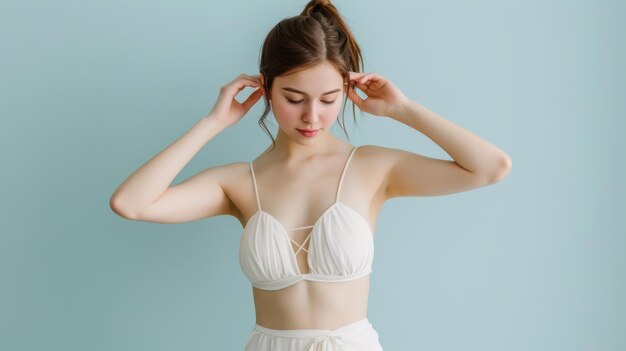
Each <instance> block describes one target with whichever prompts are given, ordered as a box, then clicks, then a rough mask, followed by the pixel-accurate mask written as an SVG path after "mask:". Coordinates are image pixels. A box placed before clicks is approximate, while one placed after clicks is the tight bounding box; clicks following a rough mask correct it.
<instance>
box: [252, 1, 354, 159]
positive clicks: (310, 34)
mask: <svg viewBox="0 0 626 351" xmlns="http://www.w3.org/2000/svg"><path fill="white" fill-rule="evenodd" d="M324 61H328V62H329V63H331V64H332V65H333V66H334V67H335V68H336V69H337V71H339V73H340V74H341V76H342V77H343V79H344V86H348V87H349V83H350V79H349V71H353V72H361V69H362V67H363V58H362V57H361V49H360V48H359V45H358V44H357V42H356V40H355V39H354V36H353V35H352V32H351V31H350V29H349V28H348V26H347V25H346V23H345V22H344V20H343V19H342V18H341V16H340V15H339V11H337V8H336V7H335V6H334V5H333V4H332V3H331V2H330V0H311V1H309V3H308V4H306V6H305V7H304V10H303V11H302V13H300V15H298V16H294V17H289V18H285V19H283V20H281V21H280V22H278V24H276V25H275V26H274V28H272V29H271V30H270V32H269V33H268V35H267V37H266V38H265V41H264V42H263V47H262V49H261V57H260V62H259V66H260V69H259V72H260V73H261V74H262V75H263V88H264V89H265V91H266V92H267V95H264V96H265V110H264V111H263V115H262V116H261V118H260V119H259V125H260V126H261V128H263V130H264V131H265V132H266V133H267V135H269V137H270V138H271V139H272V149H274V146H276V143H275V141H274V138H273V137H272V134H271V133H270V131H269V130H268V128H267V126H266V125H265V118H267V114H268V113H269V111H270V104H269V96H268V95H269V92H270V91H271V89H272V84H273V82H274V78H275V77H277V76H280V75H282V74H285V73H287V72H289V73H293V72H297V71H299V70H302V69H306V68H308V67H310V66H313V65H316V64H319V63H321V62H324ZM347 100H348V96H347V94H346V99H345V100H344V105H343V111H342V114H341V119H342V120H341V121H340V122H339V125H340V126H341V129H342V130H343V132H344V133H345V134H346V136H347V137H348V140H350V137H349V136H348V133H347V132H346V129H345V126H344V124H343V123H342V122H343V120H344V118H343V114H344V112H345V108H346V102H347ZM352 114H353V119H354V122H355V123H356V116H355V108H354V104H353V105H352ZM270 151H271V150H270Z"/></svg>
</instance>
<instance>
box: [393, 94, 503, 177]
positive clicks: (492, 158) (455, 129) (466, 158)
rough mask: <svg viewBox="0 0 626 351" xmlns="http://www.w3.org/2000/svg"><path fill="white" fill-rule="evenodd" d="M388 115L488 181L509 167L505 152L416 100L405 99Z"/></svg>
mask: <svg viewBox="0 0 626 351" xmlns="http://www.w3.org/2000/svg"><path fill="white" fill-rule="evenodd" d="M389 117H390V118H393V119H394V120H396V121H398V122H401V123H404V124H406V125H408V126H409V127H412V128H413V129H415V130H417V131H419V132H421V133H422V134H424V135H426V136H427V137H428V138H430V139H431V140H432V141H434V142H435V143H436V144H437V145H439V146H440V147H441V148H442V149H444V150H445V151H446V152H447V153H448V154H449V155H450V156H451V157H452V158H453V159H454V162H456V163H457V164H458V165H459V166H461V167H463V168H464V169H466V170H467V171H469V172H471V173H472V174H474V175H476V176H478V177H480V178H483V179H485V180H486V181H487V182H489V183H491V182H497V181H498V180H500V179H502V178H504V176H506V175H507V173H508V172H509V170H510V169H511V167H512V161H511V158H510V157H509V155H508V154H507V153H505V152H504V151H502V150H500V149H499V148H498V147H497V146H495V145H493V144H491V143H489V142H487V141H486V140H484V139H481V138H480V137H478V136H477V135H475V134H473V133H471V132H470V131H468V130H467V129H464V128H462V127H460V126H459V125H457V124H455V123H453V122H452V121H449V120H447V119H445V118H443V117H441V116H439V115H438V114H436V113H434V112H433V111H431V110H429V109H427V108H426V107H424V106H423V105H421V104H420V103H418V102H415V101H412V100H408V99H407V100H406V101H405V102H404V103H402V104H400V105H398V106H397V107H396V109H394V110H393V111H390V113H389Z"/></svg>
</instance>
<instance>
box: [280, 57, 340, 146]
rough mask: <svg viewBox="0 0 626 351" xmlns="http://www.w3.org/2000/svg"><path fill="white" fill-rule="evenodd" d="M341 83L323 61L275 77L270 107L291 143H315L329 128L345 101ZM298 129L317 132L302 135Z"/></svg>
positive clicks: (330, 66) (334, 71)
mask: <svg viewBox="0 0 626 351" xmlns="http://www.w3.org/2000/svg"><path fill="white" fill-rule="evenodd" d="M344 92H345V89H344V84H343V78H342V77H341V74H340V73H339V72H338V71H337V70H336V69H335V67H334V66H333V65H332V64H330V63H328V62H327V61H324V62H323V63H320V64H317V65H315V66H311V67H309V68H307V69H304V70H300V71H298V72H295V73H290V74H288V75H283V76H280V77H275V78H274V82H273V84H272V89H271V94H270V96H271V104H272V111H273V113H274V117H276V121H277V122H278V126H279V128H280V129H281V130H282V131H283V133H285V134H287V135H288V136H289V137H290V138H292V139H294V140H297V141H298V140H302V141H303V142H306V140H315V139H317V138H318V137H319V136H320V135H321V134H322V133H324V132H325V131H327V130H328V129H330V127H331V126H332V125H333V123H334V122H335V120H336V119H337V116H338V115H339V111H340V110H341V107H342V103H343V99H344ZM298 130H316V131H317V132H316V133H305V134H302V133H301V132H299V131H298Z"/></svg>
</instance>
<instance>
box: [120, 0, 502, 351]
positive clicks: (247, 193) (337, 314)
mask: <svg viewBox="0 0 626 351" xmlns="http://www.w3.org/2000/svg"><path fill="white" fill-rule="evenodd" d="M361 66H362V58H361V53H360V49H359V46H358V45H357V43H356V41H355V39H354V38H353V36H352V34H351V32H350V30H349V29H348V27H347V26H346V24H345V22H344V21H343V20H342V18H341V17H340V15H339V14H338V12H337V9H336V8H335V6H333V5H332V4H331V3H330V1H311V2H310V3H308V4H307V5H306V7H305V9H304V11H303V12H302V13H301V14H300V15H299V16H295V17H292V18H287V19H284V20H282V21H280V22H279V23H278V24H277V25H276V26H275V27H274V28H273V29H272V30H271V31H270V33H269V34H268V36H267V38H266V40H265V42H264V44H263V48H262V55H261V63H260V74H259V75H254V76H252V75H245V74H242V75H240V76H238V77H237V78H235V79H234V80H233V81H232V82H230V83H228V84H226V85H224V86H222V88H221V89H220V93H219V97H218V99H217V102H216V103H215V106H214V107H213V109H212V110H211V111H210V112H209V113H208V115H206V116H205V117H203V118H202V119H201V120H200V121H198V122H197V123H196V124H195V125H194V126H193V127H192V128H191V129H190V130H189V131H187V132H186V133H185V134H184V135H183V136H182V137H180V138H179V139H178V140H176V141H175V142H174V143H172V144H171V145H170V146H168V147H167V148H166V149H165V150H163V151H162V152H161V153H159V154H158V155H157V156H155V157H154V158H152V159H151V160H149V161H148V162H147V163H146V164H144V165H143V166H142V167H141V168H139V169H138V170H137V171H135V172H134V173H133V174H132V175H131V176H130V177H129V178H128V179H126V180H125V181H124V183H122V184H121V185H120V187H119V188H118V189H117V190H116V191H115V193H114V194H113V196H112V197H111V208H112V209H113V210H114V211H115V212H116V213H117V214H119V215H120V216H123V217H125V218H128V219H132V220H141V221H150V222H161V223H181V222H188V221H194V220H198V219H203V218H208V217H212V216H218V215H231V216H234V217H235V218H237V219H238V220H239V221H240V222H241V224H242V227H243V234H242V236H241V241H240V251H239V261H240V264H241V269H242V271H243V273H244V274H245V275H246V277H247V278H248V279H249V280H250V282H251V285H252V290H253V296H254V303H255V309H256V324H255V325H254V327H253V328H252V331H251V333H250V335H249V337H248V339H247V341H246V344H245V350H246V351H266V350H267V351H269V350H274V351H276V350H285V351H286V350H294V351H295V350H359V351H367V350H382V346H381V344H380V340H379V337H378V334H377V332H376V331H375V329H373V327H372V325H371V324H370V323H369V321H368V319H367V304H368V293H369V274H370V272H371V266H372V260H373V254H374V247H373V239H374V228H375V227H376V218H377V216H378V213H379V210H380V209H381V207H382V205H383V203H384V202H385V201H386V200H389V199H391V198H394V197H399V196H427V195H428V196H431V195H439V194H450V193H454V192H461V191H467V190H469V189H473V188H478V187H482V186H486V185H489V184H493V183H495V182H497V181H498V180H500V179H502V178H503V177H504V176H505V175H506V174H507V173H508V171H509V170H510V168H511V159H510V158H509V156H508V155H507V154H506V153H504V152H503V151H502V150H500V149H499V148H497V147H496V146H494V145H492V144H490V143H488V142H487V141H485V140H483V139H481V138H479V137H477V136H476V135H474V134H472V133H470V132H469V131H467V130H464V129H463V128H461V127H459V126H458V125H456V124H454V123H452V122H450V121H447V120H445V119H443V118H442V117H440V116H439V115H437V114H435V113H433V112H431V111H430V110H428V109H426V108H425V107H424V106H422V105H420V104H419V103H417V102H414V101H412V100H410V99H408V98H407V97H406V96H405V95H404V94H403V93H402V92H401V91H400V90H399V89H398V88H396V87H395V86H394V84H392V83H391V82H390V81H389V80H387V79H385V78H384V77H382V76H381V75H379V74H375V73H367V74H366V73H360V71H361ZM248 86H249V87H256V88H258V89H257V90H255V91H254V92H253V93H252V94H251V95H250V96H249V97H248V98H247V100H245V101H244V102H243V103H239V102H238V101H237V100H236V99H235V96H236V95H237V94H238V93H239V92H240V91H241V90H242V89H244V88H245V87H248ZM354 87H356V88H358V89H359V90H361V91H362V92H363V93H364V94H365V95H367V97H366V98H365V99H362V98H361V97H360V96H359V95H357V94H356V93H355V90H354ZM262 96H263V97H264V99H265V111H264V113H263V116H262V117H261V120H260V121H259V123H260V124H261V126H262V127H264V129H265V131H266V132H267V133H268V134H269V135H270V138H272V136H271V134H270V133H269V131H268V130H267V128H266V127H265V125H264V123H263V122H264V121H263V120H264V118H265V117H266V116H267V114H268V112H269V111H270V110H271V111H272V112H273V114H274V117H275V118H276V121H277V122H278V126H279V129H278V133H277V136H276V140H274V139H273V138H272V145H270V146H269V147H268V148H267V149H265V150H264V151H263V152H262V153H261V154H260V155H259V156H258V157H257V158H255V159H254V160H253V161H251V162H235V163H230V164H227V165H223V166H219V167H214V168H209V169H207V170H204V171H203V172H200V173H198V174H196V175H194V176H193V177H191V178H189V179H187V180H186V181H184V182H182V183H180V184H177V185H174V186H171V182H172V180H173V179H174V178H175V177H176V175H177V174H178V173H179V172H180V171H181V170H182V169H183V168H184V167H185V165H186V164H187V163H188V162H189V160H190V159H191V158H192V157H193V156H194V155H195V154H196V153H197V152H198V151H199V150H200V149H201V148H202V146H204V145H205V144H206V143H207V142H209V141H210V140H211V139H212V138H213V137H214V136H215V135H217V134H218V133H220V132H221V131H223V130H224V129H225V128H228V127H229V126H232V125H234V124H235V123H237V122H238V121H239V120H240V119H241V118H242V117H243V116H244V115H245V114H246V113H247V112H248V110H249V109H250V108H251V107H252V106H253V105H254V104H255V103H256V102H257V101H258V100H259V99H260V98H261V97H262ZM348 98H349V99H350V100H351V101H352V102H353V103H354V105H356V106H357V107H358V108H359V109H361V110H362V111H364V112H367V113H369V114H371V115H375V116H384V117H388V118H392V119H394V120H396V121H398V122H400V123H403V124H405V125H407V126H409V127H412V128H414V129H415V130H417V131H419V132H421V133H423V134H425V135H426V136H428V137H429V138H431V139H432V140H433V141H434V142H436V143H437V144H438V145H440V146H441V147H442V148H443V149H444V150H445V151H446V152H447V153H448V154H450V155H451V156H452V158H454V161H450V160H440V159H435V158H430V157H426V156H422V155H419V154H416V153H413V152H409V151H403V150H398V149H392V148H386V147H381V146H374V145H363V146H360V147H355V146H352V145H350V144H348V143H346V142H344V141H342V140H340V139H338V138H336V137H335V136H333V135H332V134H331V133H329V132H328V131H329V129H330V128H331V126H332V125H333V124H334V123H335V121H336V120H337V119H338V115H339V111H340V109H341V108H342V106H343V107H344V108H345V103H346V102H347V99H348ZM342 117H343V114H342ZM340 125H341V127H342V129H343V130H344V132H345V128H344V126H343V125H342V124H341V123H340ZM357 148H358V150H357Z"/></svg>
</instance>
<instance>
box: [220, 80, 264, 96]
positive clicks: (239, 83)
mask: <svg viewBox="0 0 626 351" xmlns="http://www.w3.org/2000/svg"><path fill="white" fill-rule="evenodd" d="M248 86H250V87H260V86H261V83H259V82H255V81H253V80H251V79H247V78H240V79H238V80H236V81H235V82H233V83H232V84H231V85H230V86H229V87H227V90H228V91H229V94H230V95H231V96H233V97H234V96H235V95H237V94H239V93H240V92H241V91H242V90H243V89H245V88H246V87H248Z"/></svg>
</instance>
